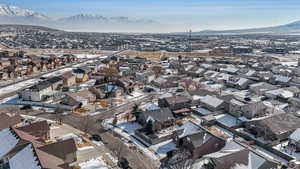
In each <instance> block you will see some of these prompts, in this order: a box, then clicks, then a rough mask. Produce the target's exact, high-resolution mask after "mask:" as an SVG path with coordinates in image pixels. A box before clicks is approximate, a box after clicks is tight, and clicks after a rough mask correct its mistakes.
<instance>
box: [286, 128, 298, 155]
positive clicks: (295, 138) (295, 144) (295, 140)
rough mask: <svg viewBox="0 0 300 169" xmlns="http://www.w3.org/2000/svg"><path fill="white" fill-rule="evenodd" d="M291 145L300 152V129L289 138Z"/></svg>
mask: <svg viewBox="0 0 300 169" xmlns="http://www.w3.org/2000/svg"><path fill="white" fill-rule="evenodd" d="M289 145H290V146H293V147H295V148H296V152H300V128H297V130H295V131H294V132H293V133H292V134H291V135H290V136H289Z"/></svg>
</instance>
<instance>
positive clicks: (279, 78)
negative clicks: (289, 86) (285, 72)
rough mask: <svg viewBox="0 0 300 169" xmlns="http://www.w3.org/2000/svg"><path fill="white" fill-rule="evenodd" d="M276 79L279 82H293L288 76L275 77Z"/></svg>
mask: <svg viewBox="0 0 300 169" xmlns="http://www.w3.org/2000/svg"><path fill="white" fill-rule="evenodd" d="M274 77H275V80H276V81H279V82H285V83H287V82H289V81H290V80H291V77H288V76H281V75H274Z"/></svg>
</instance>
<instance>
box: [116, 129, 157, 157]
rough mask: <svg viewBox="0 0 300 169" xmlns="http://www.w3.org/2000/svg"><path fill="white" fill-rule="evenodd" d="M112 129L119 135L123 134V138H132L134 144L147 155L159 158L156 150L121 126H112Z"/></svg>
mask: <svg viewBox="0 0 300 169" xmlns="http://www.w3.org/2000/svg"><path fill="white" fill-rule="evenodd" d="M112 130H113V131H114V132H116V133H118V134H119V135H121V136H122V137H123V138H125V139H127V140H130V141H131V142H132V143H133V144H135V145H136V147H137V148H138V149H139V150H141V151H142V152H143V153H144V154H145V155H147V156H148V157H150V158H151V159H153V160H158V159H159V157H157V155H156V154H155V153H154V152H151V151H150V150H149V149H148V148H147V147H146V146H145V145H144V144H142V143H141V142H140V141H139V140H137V139H136V138H135V137H134V136H132V135H130V134H128V133H126V132H124V131H123V130H122V129H120V128H112Z"/></svg>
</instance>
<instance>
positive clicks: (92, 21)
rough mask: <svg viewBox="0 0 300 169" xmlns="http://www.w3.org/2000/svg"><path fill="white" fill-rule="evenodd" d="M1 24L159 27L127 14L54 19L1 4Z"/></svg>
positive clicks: (92, 29) (91, 29) (72, 27)
mask: <svg viewBox="0 0 300 169" xmlns="http://www.w3.org/2000/svg"><path fill="white" fill-rule="evenodd" d="M0 24H9V25H10V24H17V25H41V26H46V27H54V28H56V29H62V30H69V31H83V32H85V31H88V32H103V31H104V32H116V31H118V30H120V28H122V30H123V31H122V32H132V31H133V32H135V31H137V32H139V31H141V30H144V29H146V28H147V29H148V28H157V24H159V23H158V22H156V21H153V20H151V19H143V18H131V17H126V16H119V17H106V16H102V15H91V14H78V15H74V16H69V17H64V18H59V19H54V18H51V17H48V16H46V15H44V14H42V13H39V12H36V11H32V10H29V9H23V8H19V7H16V6H9V5H0Z"/></svg>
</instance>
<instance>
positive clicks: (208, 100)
mask: <svg viewBox="0 0 300 169" xmlns="http://www.w3.org/2000/svg"><path fill="white" fill-rule="evenodd" d="M200 102H202V103H204V104H206V105H209V106H212V107H214V108H217V107H219V106H220V105H222V104H223V103H224V101H223V100H221V99H218V98H217V97H215V96H210V95H207V96H204V97H202V98H201V99H200Z"/></svg>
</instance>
